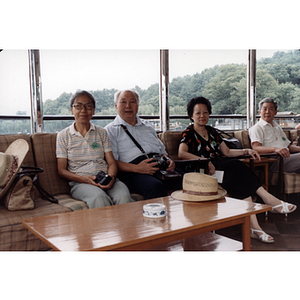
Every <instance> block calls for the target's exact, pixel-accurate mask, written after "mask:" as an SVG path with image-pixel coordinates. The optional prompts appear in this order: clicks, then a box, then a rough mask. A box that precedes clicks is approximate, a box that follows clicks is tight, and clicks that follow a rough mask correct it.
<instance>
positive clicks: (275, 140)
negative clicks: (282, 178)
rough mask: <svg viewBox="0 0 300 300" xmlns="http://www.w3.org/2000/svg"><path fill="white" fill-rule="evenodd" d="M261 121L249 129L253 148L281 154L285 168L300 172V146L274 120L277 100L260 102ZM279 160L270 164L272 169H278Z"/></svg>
mask: <svg viewBox="0 0 300 300" xmlns="http://www.w3.org/2000/svg"><path fill="white" fill-rule="evenodd" d="M258 107H259V114H260V116H261V118H260V120H259V122H257V123H256V124H255V125H254V126H253V127H251V128H250V129H249V136H250V139H251V144H252V148H253V149H254V150H256V151H257V152H258V153H272V152H276V153H278V154H280V155H281V156H282V157H283V158H284V160H283V170H284V172H287V173H300V147H298V146H295V145H293V144H292V143H291V141H289V140H288V139H287V137H286V135H285V133H284V132H283V130H282V128H281V127H280V126H279V125H278V124H277V123H276V122H274V117H275V115H276V114H277V102H276V101H274V100H273V99H271V98H265V99H263V100H261V101H260V102H259V104H258ZM278 169H279V161H277V162H276V163H273V164H272V165H271V166H270V170H271V171H278Z"/></svg>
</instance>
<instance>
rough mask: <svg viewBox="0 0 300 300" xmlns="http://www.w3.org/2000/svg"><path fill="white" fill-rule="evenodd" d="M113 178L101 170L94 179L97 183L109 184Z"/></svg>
mask: <svg viewBox="0 0 300 300" xmlns="http://www.w3.org/2000/svg"><path fill="white" fill-rule="evenodd" d="M111 180H112V178H111V177H110V176H109V175H107V174H106V173H104V172H103V171H100V172H99V173H98V174H97V175H96V179H95V180H94V181H95V182H96V183H100V184H101V185H108V184H109V183H110V181H111Z"/></svg>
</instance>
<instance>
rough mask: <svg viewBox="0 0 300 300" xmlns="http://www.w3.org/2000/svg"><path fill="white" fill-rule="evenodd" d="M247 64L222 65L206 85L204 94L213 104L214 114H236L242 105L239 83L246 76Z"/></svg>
mask: <svg viewBox="0 0 300 300" xmlns="http://www.w3.org/2000/svg"><path fill="white" fill-rule="evenodd" d="M246 71H247V69H246V66H245V65H243V64H242V65H237V64H228V65H222V66H220V67H219V68H218V70H217V73H216V75H215V76H214V77H213V78H212V79H211V80H210V82H209V83H208V84H207V85H206V87H205V89H204V91H203V96H204V97H206V98H208V99H209V100H210V101H211V103H212V106H213V111H214V114H236V113H237V108H238V107H239V106H240V101H241V99H240V98H239V93H238V89H239V88H240V87H239V85H238V83H239V82H240V81H241V80H242V79H243V78H246Z"/></svg>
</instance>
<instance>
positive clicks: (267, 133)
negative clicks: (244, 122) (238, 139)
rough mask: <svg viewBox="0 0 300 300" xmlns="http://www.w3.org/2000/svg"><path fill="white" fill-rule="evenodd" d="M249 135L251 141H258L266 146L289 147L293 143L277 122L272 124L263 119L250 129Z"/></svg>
mask: <svg viewBox="0 0 300 300" xmlns="http://www.w3.org/2000/svg"><path fill="white" fill-rule="evenodd" d="M249 137H250V140H251V143H254V142H258V143H260V144H261V145H262V146H264V147H279V148H285V147H286V148H287V147H288V146H289V145H290V143H291V142H290V140H288V138H287V137H286V134H285V133H284V132H283V130H282V128H281V127H280V126H279V125H278V124H277V123H276V122H274V121H273V126H272V125H271V124H270V123H268V122H266V121H264V120H263V119H260V120H259V121H258V122H257V123H256V124H255V125H254V126H252V127H251V128H250V129H249Z"/></svg>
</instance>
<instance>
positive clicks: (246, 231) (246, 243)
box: [242, 216, 251, 251]
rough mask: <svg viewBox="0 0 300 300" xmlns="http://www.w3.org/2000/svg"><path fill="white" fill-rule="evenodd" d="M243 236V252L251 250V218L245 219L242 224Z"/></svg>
mask: <svg viewBox="0 0 300 300" xmlns="http://www.w3.org/2000/svg"><path fill="white" fill-rule="evenodd" d="M242 235H243V250H244V251H250V250H251V237H250V216H248V217H245V220H244V223H243V224H242Z"/></svg>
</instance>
